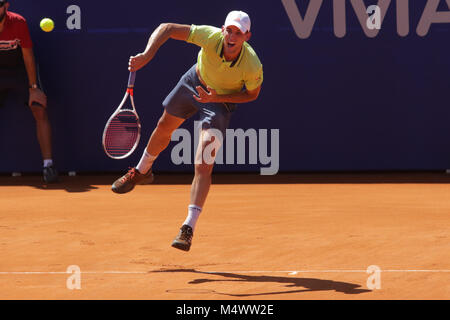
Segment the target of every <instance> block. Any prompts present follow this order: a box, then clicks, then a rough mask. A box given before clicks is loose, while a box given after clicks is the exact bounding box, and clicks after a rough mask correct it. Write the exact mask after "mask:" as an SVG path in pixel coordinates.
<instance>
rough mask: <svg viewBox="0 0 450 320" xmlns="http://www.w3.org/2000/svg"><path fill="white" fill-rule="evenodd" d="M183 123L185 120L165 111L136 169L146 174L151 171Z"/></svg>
mask: <svg viewBox="0 0 450 320" xmlns="http://www.w3.org/2000/svg"><path fill="white" fill-rule="evenodd" d="M183 122H184V119H183V118H179V117H175V116H173V115H171V114H169V113H168V112H167V111H166V110H164V113H163V115H162V116H161V118H160V119H159V121H158V124H157V126H156V128H155V129H154V130H153V133H152V135H151V136H150V139H149V141H148V144H147V148H146V149H145V151H144V154H143V155H142V158H141V161H139V163H138V165H137V166H136V169H137V170H138V171H139V172H140V173H142V174H146V173H147V172H149V171H150V170H151V168H152V165H153V162H154V161H155V160H156V158H157V157H158V156H159V154H160V153H161V152H162V151H164V150H165V149H166V148H167V146H168V145H169V143H170V140H171V137H172V133H173V132H174V131H175V130H176V129H178V127H179V126H181V124H182V123H183Z"/></svg>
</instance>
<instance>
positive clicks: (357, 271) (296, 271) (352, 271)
mask: <svg viewBox="0 0 450 320" xmlns="http://www.w3.org/2000/svg"><path fill="white" fill-rule="evenodd" d="M164 271H170V270H164V269H163V270H152V271H81V272H80V273H81V274H150V273H158V272H161V273H162V272H164ZM174 272H184V271H183V270H180V271H177V270H176V269H175V270H174ZM185 272H186V273H188V272H190V271H185ZM193 272H194V273H195V272H197V273H209V274H219V273H227V274H233V273H243V274H246V273H247V274H248V273H287V274H289V275H296V274H299V273H367V270H332V269H330V270H285V271H270V270H265V271H263V270H261V271H253V270H245V271H241V270H237V271H201V270H196V271H193ZM379 272H398V273H450V270H420V269H417V270H414V269H407V270H393V269H387V270H383V269H380V270H379ZM52 274H73V272H67V271H10V272H8V271H0V275H52Z"/></svg>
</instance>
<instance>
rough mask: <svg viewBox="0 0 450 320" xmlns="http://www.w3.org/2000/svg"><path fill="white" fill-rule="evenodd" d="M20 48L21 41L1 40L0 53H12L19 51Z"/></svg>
mask: <svg viewBox="0 0 450 320" xmlns="http://www.w3.org/2000/svg"><path fill="white" fill-rule="evenodd" d="M19 46H20V40H19V39H15V40H0V51H12V50H17V48H18V47H19Z"/></svg>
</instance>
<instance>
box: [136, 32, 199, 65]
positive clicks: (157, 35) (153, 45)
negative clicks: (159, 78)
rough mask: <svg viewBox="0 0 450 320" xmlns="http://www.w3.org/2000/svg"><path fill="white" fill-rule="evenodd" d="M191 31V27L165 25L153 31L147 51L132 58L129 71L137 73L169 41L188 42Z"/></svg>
mask: <svg viewBox="0 0 450 320" xmlns="http://www.w3.org/2000/svg"><path fill="white" fill-rule="evenodd" d="M190 31H191V26H190V25H185V24H176V23H163V24H161V25H160V26H159V27H158V28H156V30H155V31H153V33H152V35H151V36H150V39H149V40H148V44H147V47H146V48H145V51H144V52H142V53H139V54H138V55H136V56H133V57H130V61H129V67H128V70H130V71H132V72H135V71H137V70H139V69H141V68H143V67H144V66H145V65H146V64H147V63H149V62H150V61H151V60H152V59H153V57H154V56H155V55H156V52H158V49H159V48H160V47H161V46H162V45H163V44H164V43H165V42H166V41H167V40H169V39H175V40H181V41H187V39H188V38H189V33H190Z"/></svg>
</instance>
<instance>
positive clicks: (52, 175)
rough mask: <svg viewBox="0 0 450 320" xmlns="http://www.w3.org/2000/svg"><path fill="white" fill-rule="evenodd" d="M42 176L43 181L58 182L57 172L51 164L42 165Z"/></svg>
mask: <svg viewBox="0 0 450 320" xmlns="http://www.w3.org/2000/svg"><path fill="white" fill-rule="evenodd" d="M43 176H44V181H45V183H55V182H58V172H57V171H56V169H55V167H54V166H53V165H51V166H48V167H44V170H43Z"/></svg>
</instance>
